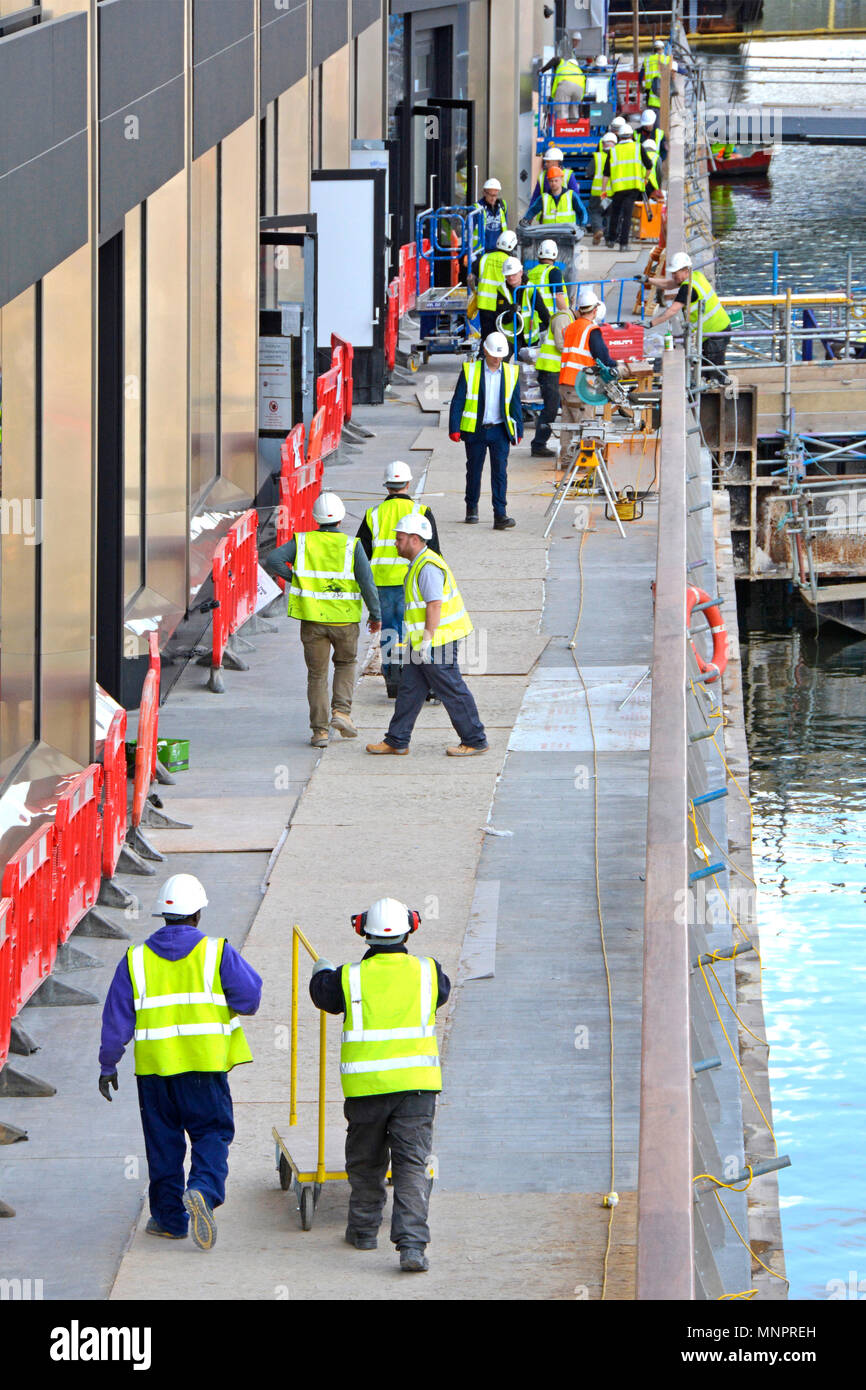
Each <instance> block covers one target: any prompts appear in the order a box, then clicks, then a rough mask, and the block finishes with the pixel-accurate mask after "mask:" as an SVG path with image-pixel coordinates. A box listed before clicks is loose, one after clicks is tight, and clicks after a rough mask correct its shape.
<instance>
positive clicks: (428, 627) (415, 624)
mask: <svg viewBox="0 0 866 1390" xmlns="http://www.w3.org/2000/svg"><path fill="white" fill-rule="evenodd" d="M429 540H430V523H429V521H428V520H427V518H426V516H421V515H420V514H419V513H418V512H410V513H409V515H408V516H404V517H403V518H402V519H401V520H400V521H398V522H397V549H398V550H399V551H400V554H401V555H402V556H403V557H404V559H406V560H408V561H409V569H408V571H407V574H406V585H405V594H404V602H405V625H406V636H407V638H408V643H409V645H408V649H407V652H406V656H407V660H406V661H404V663H403V674H402V676H401V678H400V688H399V690H398V691H397V703H396V705H395V707H394V714H393V716H392V718H391V723H390V724H389V725H388V732H387V733H386V735H385V737H384V739H383V740H382V742H381V743H368V744H367V752H368V753H375V754H389V753H392V754H398V755H402V756H405V755H406V754H407V753H408V752H409V740H410V739H411V737H412V730H413V729H414V727H415V721H416V719H417V718H418V715H419V713H420V711H421V707H422V705H423V704H424V701H425V700H426V699H427V695H428V692H432V694H433V695H435V696H436V698H437V699H438V700H439V701H440V702H441V703H442V704H443V705H444V706H445V709H446V712H447V714H448V717H449V719H450V720H451V723H452V724H453V725H454V728H455V729H456V730H457V734H458V736H459V738H460V742H459V744H458V745H457V747H456V748H446V750H445V752H446V753H447V754H448V756H449V757H451V758H469V757H474V756H475V755H476V754H478V753H486V751H487V746H488V745H487V735H486V734H485V732H484V725H483V724H482V723H481V720H480V719H479V717H478V707H477V706H476V704H475V701H474V699H473V698H472V694H471V692H470V691H469V688H468V687H467V685H466V682H465V681H464V679H463V676H462V675H461V673H460V666H459V664H458V656H459V652H458V648H459V643H460V639H461V637H467V636H468V635H469V633H470V632H471V631H472V623H471V621H470V618H469V614H468V613H467V612H466V608H465V606H464V603H463V599H462V598H461V596H460V590H459V589H458V588H457V584H456V582H455V579H454V575H453V574H452V573H451V570H450V568H449V567H448V565H447V564H446V563H445V561H444V560H443V559H442V557H441V555H435V554H434V553H433V551H432V550H430V549H429V547H428V541H429Z"/></svg>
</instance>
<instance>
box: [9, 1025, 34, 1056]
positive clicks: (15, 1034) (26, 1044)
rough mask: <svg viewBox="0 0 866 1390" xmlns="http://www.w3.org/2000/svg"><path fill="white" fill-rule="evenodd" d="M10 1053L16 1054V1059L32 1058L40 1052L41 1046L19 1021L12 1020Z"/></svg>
mask: <svg viewBox="0 0 866 1390" xmlns="http://www.w3.org/2000/svg"><path fill="white" fill-rule="evenodd" d="M9 1051H10V1052H14V1053H15V1055H16V1057H31V1056H32V1055H33V1053H34V1052H38V1051H39V1044H38V1043H35V1042H34V1041H33V1039H32V1038H31V1036H30V1034H29V1033H28V1032H27V1030H26V1028H22V1027H21V1024H20V1023H19V1022H18V1020H17V1019H13V1020H12V1027H11V1028H10V1030H9Z"/></svg>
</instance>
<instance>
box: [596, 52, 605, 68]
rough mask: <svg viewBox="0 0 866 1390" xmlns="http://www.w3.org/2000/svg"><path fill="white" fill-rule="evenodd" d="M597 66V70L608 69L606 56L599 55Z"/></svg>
mask: <svg viewBox="0 0 866 1390" xmlns="http://www.w3.org/2000/svg"><path fill="white" fill-rule="evenodd" d="M595 66H596V67H597V68H606V67H607V58H606V57H605V55H604V54H603V53H599V55H598V57H597V58H596V60H595Z"/></svg>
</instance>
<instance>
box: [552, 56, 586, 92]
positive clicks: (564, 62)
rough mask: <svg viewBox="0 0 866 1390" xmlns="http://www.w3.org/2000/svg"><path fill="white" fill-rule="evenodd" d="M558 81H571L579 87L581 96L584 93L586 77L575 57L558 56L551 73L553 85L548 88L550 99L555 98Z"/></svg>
mask: <svg viewBox="0 0 866 1390" xmlns="http://www.w3.org/2000/svg"><path fill="white" fill-rule="evenodd" d="M560 82H572V83H573V84H574V85H575V86H576V87H579V88H580V94H581V96H584V95H585V93H586V77H585V75H584V72H583V69H582V68H581V66H580V63H579V62H578V61H577V59H576V58H560V60H559V63H558V64H557V67H556V70H555V72H554V74H553V86H552V87H551V89H550V98H551V101H555V100H556V89H557V87H558V86H559V84H560ZM569 100H571V98H569Z"/></svg>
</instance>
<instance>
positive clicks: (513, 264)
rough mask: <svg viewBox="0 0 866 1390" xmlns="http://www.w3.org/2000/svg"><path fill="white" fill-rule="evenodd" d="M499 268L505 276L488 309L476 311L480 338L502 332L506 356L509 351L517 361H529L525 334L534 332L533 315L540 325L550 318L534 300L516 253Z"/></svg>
mask: <svg viewBox="0 0 866 1390" xmlns="http://www.w3.org/2000/svg"><path fill="white" fill-rule="evenodd" d="M502 269H503V272H504V277H505V278H504V280H503V283H502V284H501V285H500V286H499V289H498V290H497V291H496V304H495V305H494V307H493V310H492V311H485V312H484V313H482V314H480V315H479V317H480V319H481V336H482V341H483V340H484V339H485V338H488V337H489V336H490V334H491V333H496V332H499V333H503V334H504V335H505V338H506V340H507V342H508V355H507V360H510V358H511V355H512V352H513V353H514V355H515V356H516V357H519V358H520V359H521V361H532V360H533V359H532V357H530V356H527V348H528V344H529V338H530V337H532V336H535V337H537V336H538V333H537V330H536V331H535V332H534V334H533V328H532V321H533V317H536V318H538V319H539V320H540V325H541V328H542V329H544V328H547V326H548V324H549V322H550V314H549V311H548V309H547V307H546V303H545V302H544V301H541V302H539V301H538V296H537V294H536V292H535V291H534V290H533V289H532V288H531V286H530V285H529V283H528V281H527V279H526V276H525V274H524V270H523V266H522V265H521V263H520V261H519V260H518V259H517V257H516V256H509V258H508V260H507V261H506V262H505V264H504V266H503V267H502Z"/></svg>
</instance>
